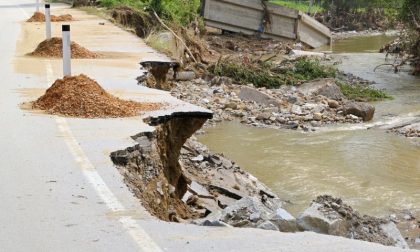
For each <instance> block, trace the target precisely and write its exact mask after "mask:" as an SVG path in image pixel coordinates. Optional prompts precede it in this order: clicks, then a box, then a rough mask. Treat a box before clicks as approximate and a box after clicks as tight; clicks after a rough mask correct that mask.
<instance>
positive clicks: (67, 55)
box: [61, 25, 71, 77]
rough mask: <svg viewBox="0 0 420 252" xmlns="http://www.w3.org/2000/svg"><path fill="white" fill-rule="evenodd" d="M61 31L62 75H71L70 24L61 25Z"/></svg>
mask: <svg viewBox="0 0 420 252" xmlns="http://www.w3.org/2000/svg"><path fill="white" fill-rule="evenodd" d="M61 30H62V32H63V75H64V77H65V76H71V40H70V25H63V26H62V29H61Z"/></svg>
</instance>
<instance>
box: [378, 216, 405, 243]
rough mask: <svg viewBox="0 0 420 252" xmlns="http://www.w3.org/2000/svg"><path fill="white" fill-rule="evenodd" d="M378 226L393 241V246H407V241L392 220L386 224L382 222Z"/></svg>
mask: <svg viewBox="0 0 420 252" xmlns="http://www.w3.org/2000/svg"><path fill="white" fill-rule="evenodd" d="M379 228H380V229H381V230H382V232H383V233H384V234H385V235H386V236H388V237H389V238H391V239H392V240H394V241H395V246H396V247H400V248H403V249H406V248H408V244H407V242H406V241H405V240H404V237H402V235H401V233H400V231H399V230H398V228H397V226H396V225H395V223H394V222H388V223H386V224H382V225H380V226H379Z"/></svg>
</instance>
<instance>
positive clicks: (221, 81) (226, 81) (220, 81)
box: [210, 76, 232, 86]
mask: <svg viewBox="0 0 420 252" xmlns="http://www.w3.org/2000/svg"><path fill="white" fill-rule="evenodd" d="M210 84H211V85H212V86H221V85H230V84H232V80H231V79H230V78H228V77H224V76H222V77H220V76H215V77H214V78H213V79H212V80H211V82H210Z"/></svg>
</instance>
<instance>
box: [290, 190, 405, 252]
mask: <svg viewBox="0 0 420 252" xmlns="http://www.w3.org/2000/svg"><path fill="white" fill-rule="evenodd" d="M297 224H298V226H299V228H300V229H301V230H304V231H313V232H317V233H322V234H329V235H337V236H343V237H347V238H351V239H357V240H363V241H368V242H376V243H380V244H383V245H386V246H397V247H401V248H407V247H408V245H407V243H406V241H405V240H404V238H403V237H402V235H401V233H400V231H399V230H398V229H397V227H396V225H395V224H394V223H393V222H391V221H389V220H387V219H381V218H376V217H372V216H368V215H363V216H362V215H360V214H359V212H357V211H355V210H353V208H352V207H351V206H349V205H346V204H344V203H343V201H342V200H341V199H338V198H333V197H331V196H328V195H323V196H319V197H317V199H316V200H314V202H312V204H311V206H310V207H309V208H308V209H306V210H305V211H304V212H303V213H302V214H301V215H300V216H299V217H298V220H297Z"/></svg>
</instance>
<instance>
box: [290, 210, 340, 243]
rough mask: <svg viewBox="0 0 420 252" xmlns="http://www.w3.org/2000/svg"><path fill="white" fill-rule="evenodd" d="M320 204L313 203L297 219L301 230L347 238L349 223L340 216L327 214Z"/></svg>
mask: <svg viewBox="0 0 420 252" xmlns="http://www.w3.org/2000/svg"><path fill="white" fill-rule="evenodd" d="M321 207H322V205H321V204H319V203H312V204H311V206H310V207H309V208H308V209H306V210H305V211H304V212H303V213H302V214H301V215H300V216H299V217H298V219H297V225H298V227H299V228H300V229H301V230H305V231H312V232H316V233H321V234H329V235H337V236H346V235H347V232H348V226H347V221H346V220H345V219H344V218H342V217H341V216H340V215H338V214H330V215H328V214H325V213H324V212H323V211H322V210H321V209H322V208H321Z"/></svg>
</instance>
